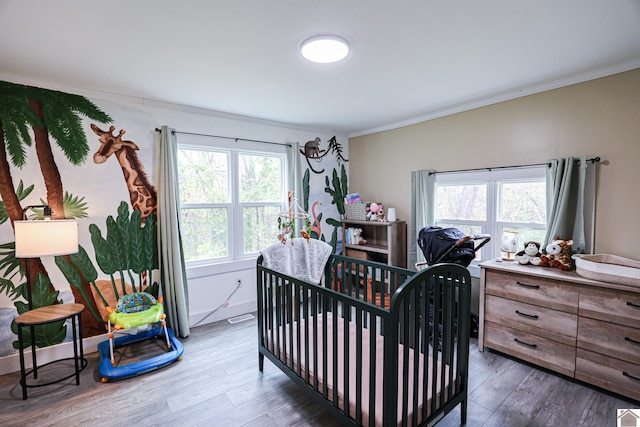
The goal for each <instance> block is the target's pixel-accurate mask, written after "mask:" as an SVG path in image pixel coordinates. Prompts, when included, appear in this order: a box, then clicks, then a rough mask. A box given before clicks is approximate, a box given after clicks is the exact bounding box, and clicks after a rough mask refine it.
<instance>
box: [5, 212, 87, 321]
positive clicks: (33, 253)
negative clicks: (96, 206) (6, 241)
mask: <svg viewBox="0 0 640 427" xmlns="http://www.w3.org/2000/svg"><path fill="white" fill-rule="evenodd" d="M33 208H43V209H44V220H30V219H28V218H27V215H26V213H27V211H28V210H29V209H33ZM22 218H23V219H22V220H21V221H14V222H13V226H14V232H15V239H16V242H15V250H16V258H40V257H43V256H56V255H68V254H73V253H76V252H78V222H77V221H75V220H68V219H56V220H53V219H51V208H50V207H49V206H46V205H33V206H27V207H26V208H24V209H23V210H22ZM25 265H26V269H25V272H26V276H27V300H28V303H29V310H32V309H33V302H32V293H31V278H30V275H29V260H27V261H26V262H25Z"/></svg>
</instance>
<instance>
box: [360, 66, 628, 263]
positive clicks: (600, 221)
mask: <svg viewBox="0 0 640 427" xmlns="http://www.w3.org/2000/svg"><path fill="white" fill-rule="evenodd" d="M349 154H350V156H349V157H350V159H349V166H350V168H349V191H351V192H359V193H360V194H361V195H362V196H363V198H364V199H365V200H376V201H382V202H384V204H385V206H389V207H395V208H396V209H397V213H398V217H399V218H400V219H406V220H407V222H409V220H410V218H411V212H410V209H411V195H410V184H411V171H413V170H420V169H432V170H436V171H443V170H452V169H467V168H479V167H492V166H511V165H517V164H532V163H542V162H545V161H546V160H548V159H551V158H557V157H566V156H587V157H594V156H600V157H601V158H602V160H603V161H602V162H601V163H600V164H599V166H598V189H597V207H596V243H595V252H596V253H610V254H616V255H620V256H624V257H628V258H633V259H639V260H640V222H639V221H638V220H636V219H637V218H639V217H640V69H636V70H633V71H629V72H625V73H621V74H617V75H614V76H610V77H605V78H601V79H597V80H592V81H589V82H586V83H580V84H576V85H572V86H567V87H564V88H560V89H555V90H551V91H548V92H543V93H539V94H535V95H530V96H526V97H523V98H518V99H515V100H511V101H505V102H501V103H498V104H494V105H490V106H487V107H482V108H477V109H474V110H470V111H466V112H463V113H458V114H453V115H450V116H446V117H442V118H438V119H434V120H430V121H426V122H422V123H418V124H415V125H411V126H406V127H403V128H399V129H394V130H390V131H385V132H380V133H376V134H371V135H365V136H361V137H356V138H351V139H350V140H349ZM411 238H412V237H411V236H409V239H411Z"/></svg>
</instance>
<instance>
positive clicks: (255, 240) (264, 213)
mask: <svg viewBox="0 0 640 427" xmlns="http://www.w3.org/2000/svg"><path fill="white" fill-rule="evenodd" d="M279 211H280V207H279V206H252V207H245V208H243V209H242V223H243V225H244V242H243V250H244V254H249V253H255V252H258V251H259V250H260V249H262V248H265V247H267V246H269V245H272V244H273V243H275V242H277V236H278V222H277V219H276V218H277V217H278V212H279Z"/></svg>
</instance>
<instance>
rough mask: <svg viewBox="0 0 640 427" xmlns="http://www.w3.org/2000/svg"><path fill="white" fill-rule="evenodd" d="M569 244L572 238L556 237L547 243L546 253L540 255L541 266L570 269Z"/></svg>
mask: <svg viewBox="0 0 640 427" xmlns="http://www.w3.org/2000/svg"><path fill="white" fill-rule="evenodd" d="M571 245H573V240H569V239H557V238H556V240H554V241H553V242H551V243H549V244H548V245H547V249H546V252H547V254H546V255H542V256H540V259H541V260H542V262H541V263H540V265H541V266H543V267H555V268H559V269H560V270H562V271H568V270H571V267H572V265H573V264H572V262H571Z"/></svg>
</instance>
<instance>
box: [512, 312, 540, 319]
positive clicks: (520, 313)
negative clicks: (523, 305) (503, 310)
mask: <svg viewBox="0 0 640 427" xmlns="http://www.w3.org/2000/svg"><path fill="white" fill-rule="evenodd" d="M516 314H518V315H520V316H523V317H528V318H529V319H533V320H538V315H537V314H527V313H523V312H521V311H518V310H516Z"/></svg>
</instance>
